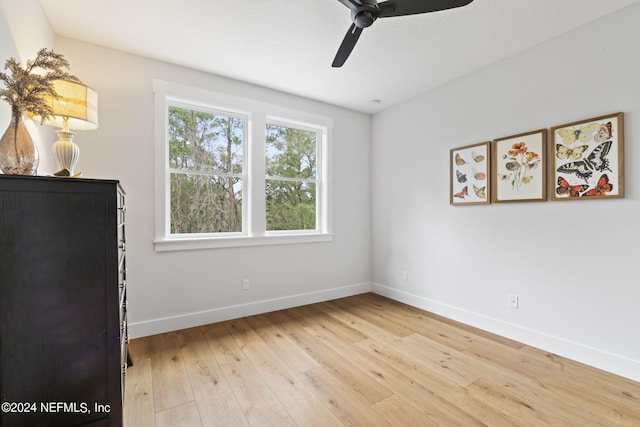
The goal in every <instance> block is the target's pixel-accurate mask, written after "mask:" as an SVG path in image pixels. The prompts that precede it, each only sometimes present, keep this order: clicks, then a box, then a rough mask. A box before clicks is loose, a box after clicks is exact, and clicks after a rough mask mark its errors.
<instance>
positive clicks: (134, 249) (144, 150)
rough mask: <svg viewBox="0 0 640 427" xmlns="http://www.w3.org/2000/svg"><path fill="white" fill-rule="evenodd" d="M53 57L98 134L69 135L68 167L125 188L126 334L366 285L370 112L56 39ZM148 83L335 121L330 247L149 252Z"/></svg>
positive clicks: (151, 217) (151, 113)
mask: <svg viewBox="0 0 640 427" xmlns="http://www.w3.org/2000/svg"><path fill="white" fill-rule="evenodd" d="M56 50H57V51H59V52H60V53H63V54H64V55H65V57H66V58H67V59H68V60H69V62H70V63H71V66H72V69H73V71H74V73H76V74H77V76H78V77H80V78H81V79H82V80H83V81H84V82H85V83H86V84H88V85H89V86H91V87H93V88H94V89H95V90H96V91H97V92H98V94H99V120H100V128H99V129H98V130H97V131H92V132H78V136H77V137H76V140H77V143H78V145H79V146H80V160H79V162H78V165H77V167H76V170H77V171H82V172H83V173H84V175H83V176H86V177H92V178H115V179H119V180H120V181H121V182H122V185H123V186H124V188H125V190H126V192H127V238H128V245H127V266H128V269H129V276H128V280H127V285H128V298H129V316H130V317H129V321H130V332H131V335H132V336H134V337H135V336H142V335H147V334H152V333H159V332H164V331H168V330H175V329H179V328H183V327H188V326H194V325H198V324H206V323H210V322H214V321H219V320H222V319H228V318H232V317H238V316H243V315H247V314H252V313H256V312H264V311H269V310H274V309H278V308H282V307H287V306H293V305H298V304H304V303H310V302H316V301H322V300H325V299H328V298H334V297H339V296H343V295H351V294H354V293H359V292H364V291H366V290H368V289H370V282H369V279H370V259H369V247H370V237H369V236H370V183H369V167H370V154H369V153H370V148H369V144H370V139H371V138H370V121H371V119H370V116H368V115H365V114H361V113H355V112H351V111H348V110H345V109H341V108H337V107H333V106H329V105H326V104H322V103H318V102H314V101H310V100H306V99H302V98H299V97H295V96H291V95H286V94H283V93H278V92H275V91H271V90H267V89H263V88H259V87H256V86H252V85H249V84H245V83H241V82H238V81H232V80H229V79H225V78H222V77H216V76H212V75H210V74H206V73H201V72H197V71H194V70H190V69H187V68H183V67H179V66H175V65H170V64H167V63H163V62H158V61H153V60H149V59H145V58H142V57H138V56H134V55H129V54H124V53H121V52H118V51H114V50H109V49H105V48H101V47H98V46H95V45H90V44H85V43H81V42H78V41H74V40H70V39H65V38H58V39H57V40H56ZM154 78H157V79H161V80H166V81H171V82H174V83H180V84H187V85H190V86H195V87H202V88H205V89H209V90H214V91H217V92H223V93H228V94H232V95H235V96H241V97H245V98H251V99H254V100H257V101H263V102H268V103H272V104H279V105H282V106H284V107H287V108H295V109H300V110H304V111H307V112H310V113H315V114H319V115H324V116H328V117H332V118H334V129H333V147H332V151H333V157H332V161H333V165H332V173H333V179H334V183H335V185H334V189H333V196H334V198H333V229H334V230H333V231H334V232H335V237H334V240H333V241H332V242H323V243H313V244H294V245H278V246H264V247H250V248H232V249H213V250H196V251H179V252H162V253H156V252H155V251H154V246H153V238H154V167H153V165H154V161H153V159H154V152H155V151H154V123H153V117H154V110H153V108H154V99H153V93H152V79H154ZM245 278H247V279H249V280H250V283H251V286H250V290H248V291H243V290H242V279H245Z"/></svg>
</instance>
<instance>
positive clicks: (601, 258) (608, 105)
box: [372, 5, 640, 380]
mask: <svg viewBox="0 0 640 427" xmlns="http://www.w3.org/2000/svg"><path fill="white" fill-rule="evenodd" d="M639 21H640V5H635V6H632V7H630V8H628V9H625V10H622V11H620V12H619V13H616V14H614V15H610V16H608V17H605V18H603V19H601V20H599V21H596V22H594V23H592V24H589V25H587V26H585V27H582V28H580V29H577V30H575V31H572V32H570V33H568V34H565V35H563V36H561V37H559V38H557V39H554V40H552V41H550V42H547V43H544V44H542V45H539V46H537V47H535V48H533V49H531V50H529V51H527V52H525V53H522V54H519V55H517V56H514V57H512V58H510V59H507V60H505V61H502V62H500V63H497V64H494V65H492V66H490V67H487V68H485V69H482V70H480V71H477V72H475V73H472V74H471V75H468V76H467V77H465V78H462V79H459V80H457V81H454V82H452V83H450V84H447V85H446V86H443V87H440V88H438V89H436V90H433V91H431V92H430V93H427V94H424V95H422V96H418V97H417V98H415V99H413V100H411V101H410V102H406V103H404V104H402V105H398V106H396V107H394V108H390V109H388V110H385V111H383V112H381V113H379V114H376V115H375V116H374V118H373V124H372V136H373V150H372V153H373V155H372V159H373V160H372V171H375V172H374V173H373V185H372V188H373V196H372V206H373V207H372V212H373V217H372V227H373V251H372V268H373V273H372V276H373V281H374V282H375V285H374V289H375V290H376V291H377V292H380V293H382V294H385V295H388V296H391V297H393V298H396V299H399V300H401V301H404V302H407V303H409V304H412V305H416V306H419V307H422V308H426V309H428V310H432V311H434V312H437V313H441V314H444V315H445V316H449V317H452V318H454V319H458V320H461V321H463V322H466V323H470V324H472V325H476V326H479V327H481V328H484V329H487V330H491V331H494V332H497V333H498V334H501V335H504V336H508V337H512V338H514V339H517V340H520V341H524V342H525V343H528V344H531V345H534V346H537V347H541V348H544V349H547V350H549V351H553V352H556V353H560V354H563V355H565V356H569V357H571V358H574V359H577V360H580V361H583V362H586V363H588V364H591V365H595V366H598V367H601V368H604V369H606V370H609V371H612V372H616V373H619V374H621V375H625V376H627V377H629V378H633V379H635V380H640V339H639V333H638V327H639V325H640V310H638V301H640V284H639V282H638V278H637V276H638V274H637V270H636V269H637V266H638V262H639V258H638V255H639V250H638V241H639V240H640V225H639V218H640V188H638V186H637V184H636V183H637V179H638V172H636V168H639V167H640V160H638V154H639V150H638V148H637V139H638V136H639V135H640V79H639V78H638V76H640V44H639V43H638V40H640V27H639V26H638V25H637V23H638V22H639ZM618 111H623V112H624V114H625V116H624V118H625V160H626V161H625V193H626V194H625V198H624V199H617V200H615V199H612V200H589V201H577V202H550V201H549V202H538V203H511V204H505V203H503V204H493V205H483V206H456V207H452V206H450V205H449V150H450V149H451V148H455V147H460V146H464V145H468V144H473V143H480V142H484V141H487V140H491V139H493V138H499V137H504V136H509V135H514V134H517V133H521V132H526V131H533V130H536V129H540V128H548V127H550V126H554V125H558V124H562V123H567V122H571V121H574V120H580V119H587V118H590V117H595V116H599V115H604V114H609V113H615V112H618ZM403 270H407V271H408V272H409V280H408V281H403V280H402V278H401V272H402V271H403ZM509 294H517V295H519V297H520V308H519V309H517V310H514V309H510V308H508V307H507V296H508V295H509Z"/></svg>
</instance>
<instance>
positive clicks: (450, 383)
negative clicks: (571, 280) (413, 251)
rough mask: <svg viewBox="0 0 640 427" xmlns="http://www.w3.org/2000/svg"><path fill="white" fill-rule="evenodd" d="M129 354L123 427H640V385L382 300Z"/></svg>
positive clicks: (210, 331) (156, 339) (178, 337)
mask: <svg viewBox="0 0 640 427" xmlns="http://www.w3.org/2000/svg"><path fill="white" fill-rule="evenodd" d="M130 349H131V355H132V357H133V359H134V364H135V365H134V366H133V367H131V368H129V370H128V372H127V383H126V398H125V426H126V427H135V426H139V427H153V426H156V427H164V426H170V427H189V426H224V427H235V426H276V427H284V426H365V427H372V426H393V427H397V426H465V427H467V426H480V425H487V426H544V425H560V426H580V427H585V426H608V427H609V426H640V383H637V382H634V381H631V380H628V379H625V378H621V377H618V376H615V375H612V374H609V373H605V372H603V371H600V370H597V369H594V368H591V367H588V366H585V365H582V364H580V363H577V362H573V361H570V360H567V359H565V358H562V357H559V356H556V355H553V354H549V353H546V352H544V351H540V350H537V349H535V348H531V347H529V346H526V345H523V344H520V343H517V342H514V341H511V340H508V339H504V338H501V337H498V336H495V335H492V334H490V333H487V332H484V331H481V330H478V329H474V328H471V327H469V326H465V325H462V324H459V323H456V322H453V321H451V320H447V319H444V318H442V317H439V316H436V315H433V314H431V313H428V312H425V311H422V310H419V309H416V308H413V307H410V306H407V305H403V304H400V303H397V302H394V301H391V300H389V299H386V298H383V297H380V296H377V295H374V294H364V295H358V296H354V297H349V298H343V299H339V300H334V301H329V302H324V303H319V304H313V305H309V306H304V307H298V308H293V309H288V310H283V311H278V312H273V313H268V314H263V315H258V316H251V317H247V318H243V319H238V320H231V321H227V322H222V323H216V324H212V325H207V326H202V327H197V328H192V329H187V330H182V331H177V332H171V333H167V334H161V335H155V336H151V337H145V338H141V339H136V340H133V341H132V342H131V346H130Z"/></svg>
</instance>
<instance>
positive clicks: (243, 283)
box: [242, 279, 249, 291]
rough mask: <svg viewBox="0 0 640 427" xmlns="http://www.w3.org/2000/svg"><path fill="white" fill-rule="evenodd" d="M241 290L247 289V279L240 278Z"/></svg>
mask: <svg viewBox="0 0 640 427" xmlns="http://www.w3.org/2000/svg"><path fill="white" fill-rule="evenodd" d="M242 290H243V291H247V290H249V279H244V280H242Z"/></svg>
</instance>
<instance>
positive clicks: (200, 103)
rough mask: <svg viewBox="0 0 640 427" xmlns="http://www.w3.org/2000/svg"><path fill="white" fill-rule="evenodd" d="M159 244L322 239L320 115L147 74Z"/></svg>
mask: <svg viewBox="0 0 640 427" xmlns="http://www.w3.org/2000/svg"><path fill="white" fill-rule="evenodd" d="M154 91H155V99H156V139H157V141H156V163H155V169H156V193H157V197H156V239H155V247H156V250H158V251H163V250H180V249H195V248H209V247H226V246H244V245H264V244H280V243H296V242H311V241H326V240H330V239H331V233H330V209H329V202H330V197H329V196H330V185H329V184H330V182H329V173H328V171H329V168H328V160H329V148H330V146H329V144H330V133H331V128H332V125H333V123H332V120H331V119H329V118H326V117H323V116H318V115H314V114H309V113H305V112H300V111H295V110H289V109H286V108H283V107H279V106H275V105H270V104H264V103H259V102H256V101H251V100H247V99H242V98H237V97H232V96H229V95H225V94H220V93H216V92H210V91H205V90H201V89H197V88H192V87H188V86H183V85H177V84H173V83H168V82H163V81H159V80H155V81H154Z"/></svg>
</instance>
